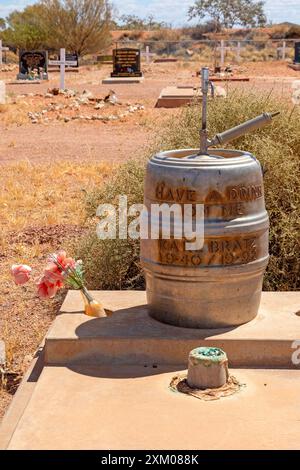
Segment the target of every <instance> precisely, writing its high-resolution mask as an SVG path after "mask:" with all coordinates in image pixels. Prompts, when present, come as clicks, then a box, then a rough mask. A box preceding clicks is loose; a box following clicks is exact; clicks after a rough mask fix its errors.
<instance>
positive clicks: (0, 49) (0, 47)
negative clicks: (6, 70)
mask: <svg viewBox="0 0 300 470" xmlns="http://www.w3.org/2000/svg"><path fill="white" fill-rule="evenodd" d="M3 51H9V48H8V47H3V46H2V39H0V67H1V66H2V63H3V56H2V54H3Z"/></svg>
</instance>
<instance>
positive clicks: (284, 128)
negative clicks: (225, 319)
mask: <svg viewBox="0 0 300 470" xmlns="http://www.w3.org/2000/svg"><path fill="white" fill-rule="evenodd" d="M276 110H280V111H281V114H280V116H278V117H276V118H275V119H274V121H273V123H272V125H270V126H268V127H266V128H264V129H262V130H260V131H258V132H256V133H253V134H249V135H246V136H244V137H241V138H239V139H238V140H236V141H234V142H232V143H230V144H229V145H228V147H229V148H235V149H243V150H247V151H250V152H252V153H253V154H254V155H255V156H256V157H257V158H258V159H259V160H260V162H261V163H262V165H263V167H264V170H265V178H264V183H265V197H266V206H267V210H268V212H269V216H270V224H271V229H270V263H269V266H268V270H267V273H266V276H265V282H264V289H265V290H296V289H297V288H299V259H300V245H299V228H300V227H299V208H300V187H299V186H300V165H299V158H300V157H299V156H300V112H299V110H297V109H292V108H291V107H290V105H289V103H286V102H284V101H281V100H279V99H278V98H275V97H273V96H272V95H264V94H261V93H260V92H259V91H257V90H253V91H252V92H250V93H249V92H242V91H235V92H232V93H229V95H228V97H227V98H226V99H218V100H215V101H211V102H210V106H209V130H210V134H211V135H214V134H215V133H217V132H222V131H224V130H226V129H229V128H230V127H233V126H235V125H237V124H240V123H242V122H243V121H245V120H247V119H250V118H253V117H255V116H257V115H259V114H261V113H262V112H265V111H276ZM199 113H200V109H199V107H198V106H197V107H194V106H191V107H187V108H185V109H183V110H182V111H181V113H179V115H177V116H175V117H173V118H172V119H171V120H170V121H169V123H168V125H166V126H165V128H164V129H163V131H162V133H161V135H160V136H159V139H158V142H156V143H155V146H154V147H155V148H154V150H153V151H155V149H161V150H166V149H176V148H190V147H198V145H199V122H200V114H199ZM144 168H145V161H144V160H142V159H141V160H140V161H131V162H127V163H126V164H124V165H122V166H121V167H120V168H119V169H118V170H117V172H116V173H115V174H114V176H113V178H112V179H110V180H108V181H107V182H106V184H105V185H104V186H103V187H102V188H100V189H99V190H97V191H94V192H92V193H91V194H89V196H88V199H87V210H88V216H89V217H94V215H95V210H96V207H97V206H98V204H100V203H116V202H117V196H118V195H119V194H127V195H128V202H129V204H131V203H132V202H135V203H139V202H142V198H143V176H144ZM78 251H79V254H80V256H82V257H83V258H84V261H85V262H86V267H87V278H88V280H89V282H90V284H91V287H93V288H109V289H120V288H129V287H130V288H140V287H143V282H142V278H141V276H140V271H139V270H140V267H139V243H138V242H137V241H131V240H129V241H127V240H126V241H125V240H107V241H105V240H102V241H100V240H98V239H97V237H96V235H95V229H94V228H93V229H92V232H91V234H90V235H89V236H88V237H87V238H84V239H83V240H82V241H81V245H80V247H79V250H78Z"/></svg>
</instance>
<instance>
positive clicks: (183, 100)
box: [155, 85, 201, 108]
mask: <svg viewBox="0 0 300 470" xmlns="http://www.w3.org/2000/svg"><path fill="white" fill-rule="evenodd" d="M196 99H201V92H199V89H197V88H194V87H193V86H182V85H181V86H169V87H166V88H163V90H162V91H161V93H160V95H159V98H158V100H157V102H156V105H155V107H156V108H179V107H181V106H185V105H187V104H191V103H192V102H193V101H195V100H196Z"/></svg>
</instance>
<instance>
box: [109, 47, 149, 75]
mask: <svg viewBox="0 0 300 470" xmlns="http://www.w3.org/2000/svg"><path fill="white" fill-rule="evenodd" d="M142 76H143V74H142V72H141V51H140V50H139V49H132V48H129V47H124V48H121V49H115V50H114V51H113V72H112V73H111V77H142Z"/></svg>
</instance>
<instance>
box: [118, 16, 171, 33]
mask: <svg viewBox="0 0 300 470" xmlns="http://www.w3.org/2000/svg"><path fill="white" fill-rule="evenodd" d="M119 20H120V22H121V24H119V25H118V28H119V29H128V30H140V31H142V30H145V29H148V30H156V29H163V28H166V27H167V24H166V23H164V22H163V21H162V22H160V21H156V20H155V19H154V16H153V15H149V16H148V17H147V18H139V17H138V16H136V15H122V16H120V18H119Z"/></svg>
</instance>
